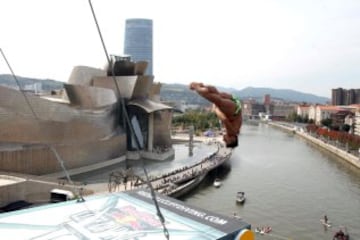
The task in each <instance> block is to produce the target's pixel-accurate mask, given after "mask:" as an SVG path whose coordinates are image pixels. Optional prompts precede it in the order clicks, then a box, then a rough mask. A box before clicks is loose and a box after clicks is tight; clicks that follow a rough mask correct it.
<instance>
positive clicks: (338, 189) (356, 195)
mask: <svg viewBox="0 0 360 240" xmlns="http://www.w3.org/2000/svg"><path fill="white" fill-rule="evenodd" d="M230 161H231V169H230V171H225V172H220V171H219V173H218V174H219V175H222V176H221V177H222V180H223V185H222V186H221V187H220V188H215V187H213V186H212V179H208V181H207V182H204V184H202V185H201V186H199V188H198V189H197V190H196V191H195V192H193V193H192V194H191V195H188V196H187V197H185V198H184V199H183V200H184V201H185V202H187V203H189V204H192V205H195V206H198V207H202V208H205V209H208V210H212V211H215V212H218V213H223V214H233V213H234V212H236V213H237V214H238V215H240V216H241V217H243V218H244V220H245V221H246V222H248V223H250V224H252V227H253V229H254V228H255V227H256V226H266V225H270V226H271V227H272V228H273V231H272V234H271V235H263V236H260V235H258V236H257V239H293V240H295V239H332V236H333V234H334V232H335V231H336V230H338V229H339V226H345V227H346V228H347V230H348V232H349V234H350V238H351V239H360V170H359V169H357V168H355V167H353V166H352V165H350V164H348V163H345V162H344V161H343V160H341V159H339V158H337V157H335V156H332V155H331V154H329V153H327V152H325V151H323V150H321V149H319V148H317V147H314V146H313V145H311V144H310V143H307V142H306V141H305V140H303V139H301V138H299V137H297V136H294V135H293V134H290V133H286V132H284V131H281V130H278V129H275V128H273V127H271V126H269V125H266V124H260V125H258V126H254V125H244V126H243V127H242V129H241V135H240V137H239V147H238V148H236V149H235V150H234V152H233V156H232V158H231V160H230ZM213 177H214V176H213ZM210 178H211V177H210ZM237 191H244V192H245V193H246V196H247V199H246V202H245V204H244V205H238V204H236V203H235V194H236V192H237ZM324 214H327V216H328V218H329V220H330V222H332V225H333V226H332V227H331V228H329V229H324V227H323V225H322V224H320V218H322V217H323V216H324Z"/></svg>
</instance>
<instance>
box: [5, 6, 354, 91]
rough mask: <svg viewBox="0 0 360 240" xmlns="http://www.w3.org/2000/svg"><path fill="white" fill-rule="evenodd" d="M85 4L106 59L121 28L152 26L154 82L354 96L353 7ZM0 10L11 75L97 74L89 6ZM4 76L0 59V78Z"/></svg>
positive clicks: (120, 38) (116, 48) (98, 50)
mask: <svg viewBox="0 0 360 240" xmlns="http://www.w3.org/2000/svg"><path fill="white" fill-rule="evenodd" d="M92 4H93V7H94V10H95V13H96V16H97V18H98V21H99V25H100V28H101V30H102V33H103V37H104V40H105V44H106V46H107V49H108V52H109V54H120V55H121V54H124V53H123V49H124V46H123V43H124V32H125V21H126V19H128V18H146V19H152V20H153V24H154V26H153V28H154V29H153V34H154V35H153V38H154V39H153V41H154V67H153V73H154V76H155V81H157V82H164V83H181V84H187V83H189V82H191V81H194V80H196V81H202V82H204V83H208V84H213V85H217V86H223V87H233V88H236V89H239V90H240V89H243V88H245V87H249V86H252V87H269V88H275V89H293V90H297V91H300V92H306V93H312V94H315V95H318V96H324V97H328V98H330V97H331V89H334V88H338V87H342V88H345V89H357V88H359V84H358V83H359V82H360V69H359V68H358V66H357V64H358V62H359V60H360V42H359V41H358V39H359V37H360V16H359V15H358V14H357V13H358V12H359V11H360V2H358V1H356V0H345V1H340V0H330V1H326V2H325V1H317V2H313V1H301V2H299V1H281V0H274V1H271V2H269V1H265V0H255V1H245V0H244V1H235V0H234V1H232V0H227V1H222V2H220V1H215V0H214V1H206V2H205V1H196V2H190V1H181V2H171V3H168V2H165V3H164V2H161V1H151V2H147V1H143V0H137V1H131V2H122V3H119V2H118V1H112V0H109V1H107V2H106V3H103V2H102V1H99V0H93V1H92ZM160 4H161V9H160ZM205 4H206V6H205ZM0 5H1V6H0V7H1V14H0V27H1V29H2V38H1V42H0V48H2V50H3V51H4V53H5V54H6V56H7V57H8V60H9V62H10V64H11V66H12V68H13V70H14V72H15V74H17V75H19V76H24V77H35V78H49V79H54V80H59V81H64V82H66V81H67V79H68V77H69V75H70V72H71V70H72V68H73V67H74V66H76V65H87V66H92V67H97V68H101V67H103V66H104V65H105V63H106V58H105V55H104V52H103V49H102V46H101V43H100V39H99V36H98V34H97V31H96V27H95V24H94V20H93V18H92V15H91V10H90V7H89V4H88V1H85V0H84V1H70V0H65V1H51V2H50V1H45V0H33V1H25V0H14V1H7V2H6V4H5V3H1V4H0ZM6 73H9V70H8V69H7V67H6V64H5V63H4V60H3V59H1V60H0V74H6Z"/></svg>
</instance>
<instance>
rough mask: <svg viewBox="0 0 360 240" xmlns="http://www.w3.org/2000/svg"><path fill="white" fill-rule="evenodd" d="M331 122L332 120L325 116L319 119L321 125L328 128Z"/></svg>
mask: <svg viewBox="0 0 360 240" xmlns="http://www.w3.org/2000/svg"><path fill="white" fill-rule="evenodd" d="M331 124H332V120H331V119H330V118H325V119H323V120H321V125H323V126H325V127H328V128H330V126H331Z"/></svg>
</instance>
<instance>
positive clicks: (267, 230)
mask: <svg viewBox="0 0 360 240" xmlns="http://www.w3.org/2000/svg"><path fill="white" fill-rule="evenodd" d="M271 231H272V228H271V227H270V226H266V227H256V228H255V233H260V234H261V235H264V234H265V233H270V232H271Z"/></svg>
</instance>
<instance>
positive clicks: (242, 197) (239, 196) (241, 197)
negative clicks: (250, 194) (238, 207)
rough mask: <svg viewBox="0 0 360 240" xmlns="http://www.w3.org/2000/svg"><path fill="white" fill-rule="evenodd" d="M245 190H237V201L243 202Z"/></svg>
mask: <svg viewBox="0 0 360 240" xmlns="http://www.w3.org/2000/svg"><path fill="white" fill-rule="evenodd" d="M245 199H246V198H245V192H237V194H236V202H237V203H244V202H245Z"/></svg>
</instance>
